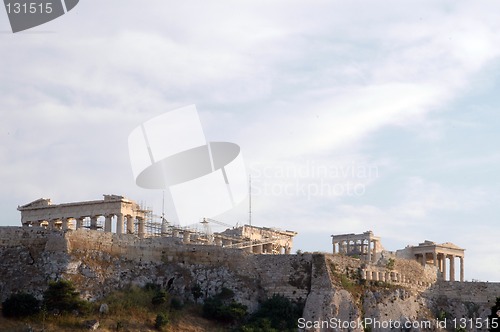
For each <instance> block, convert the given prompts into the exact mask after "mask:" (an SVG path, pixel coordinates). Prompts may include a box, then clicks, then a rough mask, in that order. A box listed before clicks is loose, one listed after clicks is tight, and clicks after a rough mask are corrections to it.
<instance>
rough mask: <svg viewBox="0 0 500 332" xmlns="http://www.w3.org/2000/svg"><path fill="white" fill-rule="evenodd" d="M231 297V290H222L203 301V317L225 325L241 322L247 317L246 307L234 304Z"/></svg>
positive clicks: (232, 293) (232, 294) (232, 295)
mask: <svg viewBox="0 0 500 332" xmlns="http://www.w3.org/2000/svg"><path fill="white" fill-rule="evenodd" d="M233 297H234V292H233V291H232V290H230V289H228V288H225V287H224V288H222V290H221V291H220V293H218V294H217V295H215V296H212V297H209V298H208V299H206V300H205V303H204V304H203V315H204V316H205V317H206V318H208V319H213V320H217V321H221V322H225V323H234V322H237V321H241V320H242V319H243V318H244V317H245V316H246V315H247V306H245V305H243V304H241V303H238V302H236V301H235V300H234V299H233Z"/></svg>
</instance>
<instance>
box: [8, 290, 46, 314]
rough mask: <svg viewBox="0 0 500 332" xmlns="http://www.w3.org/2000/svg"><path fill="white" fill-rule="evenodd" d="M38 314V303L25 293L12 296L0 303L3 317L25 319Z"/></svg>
mask: <svg viewBox="0 0 500 332" xmlns="http://www.w3.org/2000/svg"><path fill="white" fill-rule="evenodd" d="M38 312H40V301H38V300H37V299H36V298H35V297H34V296H33V295H31V294H27V293H17V294H12V295H11V296H10V297H9V298H7V299H6V300H5V301H4V302H3V303H2V314H3V315H4V316H5V317H26V316H31V315H35V314H37V313H38Z"/></svg>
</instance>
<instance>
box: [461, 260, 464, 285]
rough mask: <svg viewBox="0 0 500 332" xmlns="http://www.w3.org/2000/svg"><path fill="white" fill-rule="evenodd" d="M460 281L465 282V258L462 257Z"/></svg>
mask: <svg viewBox="0 0 500 332" xmlns="http://www.w3.org/2000/svg"><path fill="white" fill-rule="evenodd" d="M460 281H461V282H464V256H460Z"/></svg>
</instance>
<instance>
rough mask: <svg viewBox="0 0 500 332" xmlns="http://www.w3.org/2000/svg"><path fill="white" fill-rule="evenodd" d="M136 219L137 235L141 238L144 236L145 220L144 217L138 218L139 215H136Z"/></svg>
mask: <svg viewBox="0 0 500 332" xmlns="http://www.w3.org/2000/svg"><path fill="white" fill-rule="evenodd" d="M137 220H138V222H139V227H138V233H139V237H140V238H141V239H143V238H144V236H145V235H146V230H145V228H146V221H145V220H144V218H140V217H137Z"/></svg>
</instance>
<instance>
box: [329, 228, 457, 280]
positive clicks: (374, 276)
mask: <svg viewBox="0 0 500 332" xmlns="http://www.w3.org/2000/svg"><path fill="white" fill-rule="evenodd" d="M331 237H332V244H333V253H334V254H335V253H339V254H344V255H347V256H353V257H359V258H361V259H363V260H364V261H365V262H366V263H368V264H367V265H366V266H365V268H364V270H363V271H362V274H363V277H364V278H365V279H366V280H374V281H384V282H409V279H408V278H410V276H406V275H404V274H402V273H401V271H398V270H396V269H394V267H393V266H388V265H387V264H388V263H389V260H390V259H395V258H402V259H407V260H412V261H416V262H418V263H420V265H421V266H422V267H423V269H422V271H420V272H419V273H423V274H427V278H426V280H425V281H424V280H420V281H417V283H418V284H419V285H421V286H429V285H430V284H432V283H434V282H436V281H437V279H438V276H439V278H440V279H441V280H447V278H446V276H447V263H446V262H447V260H449V281H455V259H456V258H457V257H458V258H459V259H460V281H462V282H463V281H464V252H465V249H462V248H460V247H458V246H457V245H455V244H453V243H450V242H446V243H443V244H436V243H435V242H432V241H424V242H423V243H420V244H419V245H418V246H407V247H406V248H405V249H402V250H397V251H396V252H395V253H394V252H390V251H386V250H384V249H383V247H382V245H381V243H380V237H377V236H374V235H373V232H372V231H367V232H364V233H362V234H354V233H351V234H341V235H332V236H331ZM390 265H393V264H390ZM429 268H430V269H429ZM433 271H434V273H433ZM433 274H434V276H433ZM410 282H411V281H410Z"/></svg>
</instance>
